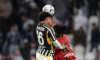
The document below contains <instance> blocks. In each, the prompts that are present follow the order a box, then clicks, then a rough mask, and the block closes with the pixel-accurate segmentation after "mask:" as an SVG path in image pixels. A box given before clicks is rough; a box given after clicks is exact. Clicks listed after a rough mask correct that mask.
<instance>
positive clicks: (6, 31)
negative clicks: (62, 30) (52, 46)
mask: <svg viewBox="0 0 100 60" xmlns="http://www.w3.org/2000/svg"><path fill="white" fill-rule="evenodd" d="M45 4H51V5H53V6H54V8H55V14H54V17H53V23H52V24H55V23H56V24H60V25H65V26H67V27H68V34H67V35H68V36H69V38H70V43H71V48H72V49H74V53H75V56H76V58H77V59H76V60H100V38H99V37H100V34H99V30H100V29H99V28H100V0H0V60H36V59H35V52H36V49H37V39H36V35H35V28H36V25H37V22H38V19H37V18H38V17H37V16H38V13H39V12H40V11H41V9H42V7H43V6H44V5H45Z"/></svg>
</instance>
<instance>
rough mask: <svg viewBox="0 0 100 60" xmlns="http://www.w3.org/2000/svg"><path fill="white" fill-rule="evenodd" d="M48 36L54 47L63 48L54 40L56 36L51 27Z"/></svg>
mask: <svg viewBox="0 0 100 60" xmlns="http://www.w3.org/2000/svg"><path fill="white" fill-rule="evenodd" d="M48 35H49V38H50V40H51V41H52V43H53V45H54V46H55V47H57V48H58V49H64V48H65V47H64V45H61V44H60V43H59V42H58V41H57V40H56V37H55V32H54V31H53V30H52V29H51V30H49V34H48Z"/></svg>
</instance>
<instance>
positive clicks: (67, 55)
mask: <svg viewBox="0 0 100 60" xmlns="http://www.w3.org/2000/svg"><path fill="white" fill-rule="evenodd" d="M54 30H55V33H56V37H57V40H58V41H59V42H60V43H61V44H65V45H66V48H65V49H63V50H61V49H57V48H55V54H54V57H53V59H54V60H76V58H75V55H74V52H73V50H72V49H70V41H69V38H68V36H67V35H65V33H66V31H67V29H66V27H65V26H59V25H55V26H54Z"/></svg>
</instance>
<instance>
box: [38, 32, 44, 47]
mask: <svg viewBox="0 0 100 60" xmlns="http://www.w3.org/2000/svg"><path fill="white" fill-rule="evenodd" d="M37 37H38V42H39V44H40V45H44V39H43V34H42V32H38V31H37Z"/></svg>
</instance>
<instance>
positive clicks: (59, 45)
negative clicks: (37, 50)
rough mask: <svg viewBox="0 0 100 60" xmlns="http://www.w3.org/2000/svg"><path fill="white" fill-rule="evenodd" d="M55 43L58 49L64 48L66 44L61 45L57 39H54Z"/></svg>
mask: <svg viewBox="0 0 100 60" xmlns="http://www.w3.org/2000/svg"><path fill="white" fill-rule="evenodd" d="M53 45H54V46H55V47H57V48H58V49H64V48H65V45H61V44H60V43H59V42H58V41H57V40H55V41H53Z"/></svg>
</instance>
